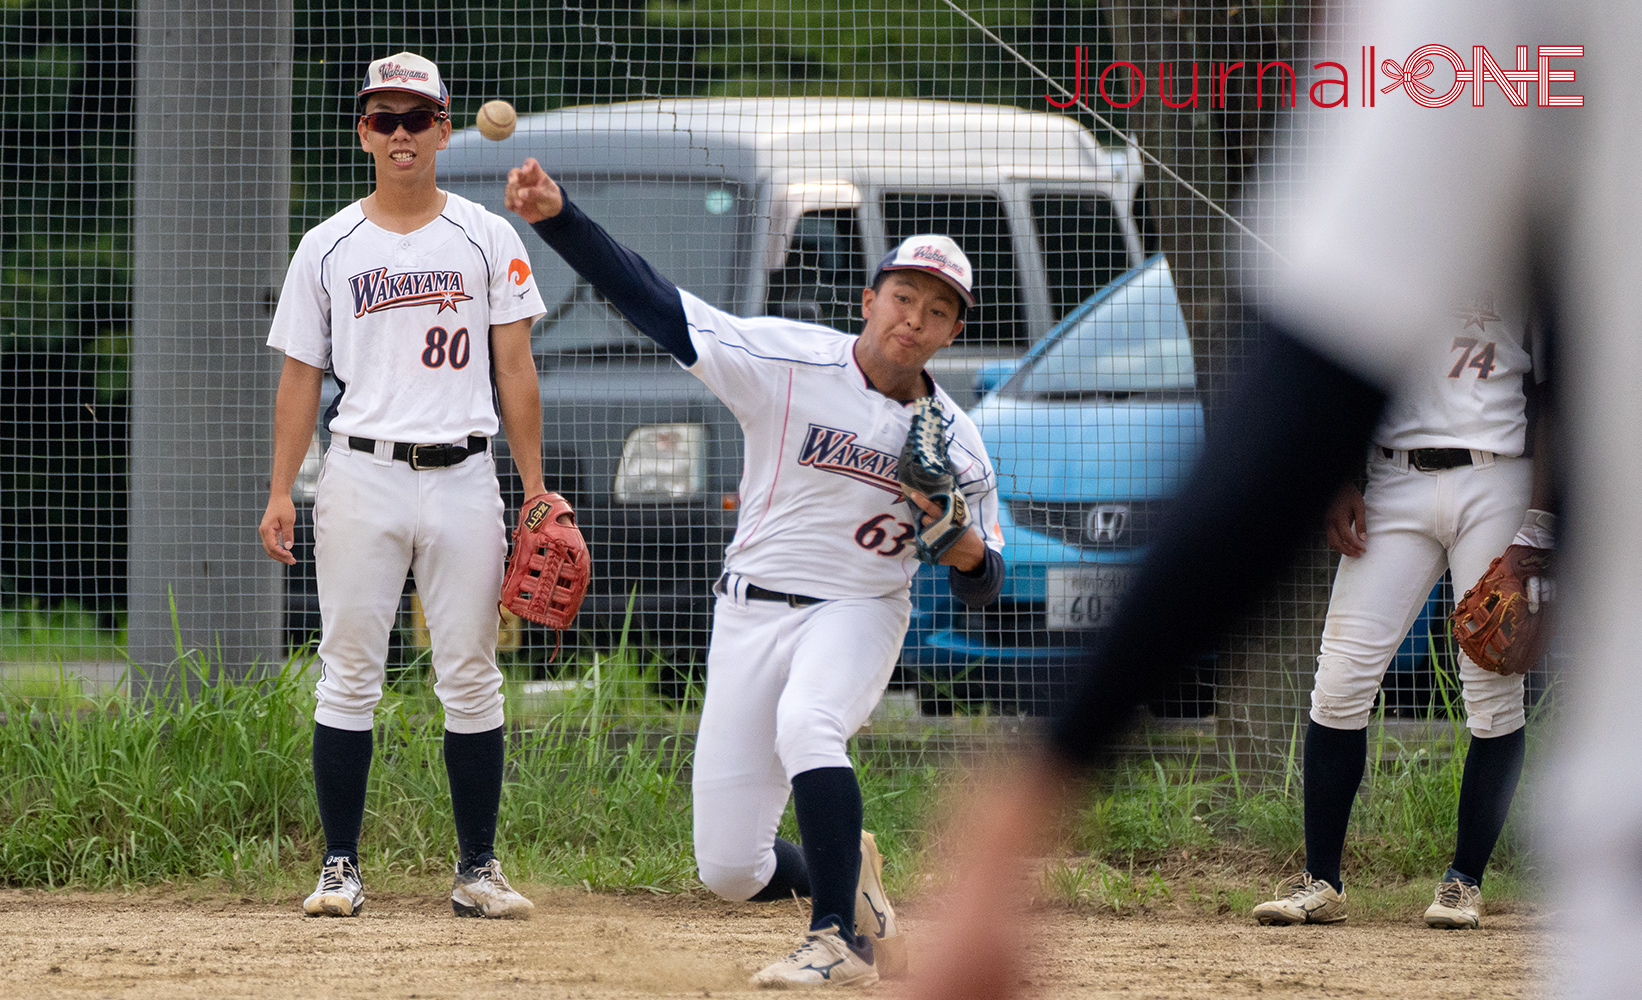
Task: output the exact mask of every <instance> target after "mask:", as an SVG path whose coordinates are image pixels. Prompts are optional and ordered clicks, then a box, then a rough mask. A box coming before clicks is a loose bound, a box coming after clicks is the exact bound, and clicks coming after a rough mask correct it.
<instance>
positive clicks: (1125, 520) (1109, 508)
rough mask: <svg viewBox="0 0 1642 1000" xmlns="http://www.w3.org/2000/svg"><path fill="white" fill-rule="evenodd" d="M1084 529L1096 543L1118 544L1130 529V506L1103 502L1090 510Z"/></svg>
mask: <svg viewBox="0 0 1642 1000" xmlns="http://www.w3.org/2000/svg"><path fill="white" fill-rule="evenodd" d="M1083 530H1084V533H1085V534H1086V535H1088V536H1089V540H1090V541H1091V542H1094V543H1095V544H1096V545H1116V544H1117V543H1118V542H1119V541H1120V540H1121V539H1122V538H1123V533H1124V532H1125V531H1127V530H1129V508H1128V507H1127V506H1126V505H1124V504H1117V503H1114V504H1101V505H1100V506H1098V507H1095V508H1094V509H1092V510H1090V511H1089V520H1088V522H1087V523H1086V524H1085V525H1084V529H1083Z"/></svg>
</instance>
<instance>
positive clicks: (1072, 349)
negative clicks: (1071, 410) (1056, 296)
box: [1003, 255, 1196, 399]
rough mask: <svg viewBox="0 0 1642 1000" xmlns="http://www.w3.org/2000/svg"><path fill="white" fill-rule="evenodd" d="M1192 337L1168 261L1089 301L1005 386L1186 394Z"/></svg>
mask: <svg viewBox="0 0 1642 1000" xmlns="http://www.w3.org/2000/svg"><path fill="white" fill-rule="evenodd" d="M1195 384H1196V369H1195V367H1194V365H1193V363H1192V342H1191V335H1190V333H1189V332H1188V331H1187V328H1186V317H1185V316H1184V315H1183V314H1182V313H1181V311H1180V300H1179V298H1178V297H1177V296H1176V295H1175V287H1174V279H1173V277H1172V276H1171V275H1170V273H1169V263H1168V260H1167V259H1166V258H1164V257H1162V256H1161V255H1160V256H1157V257H1153V258H1152V259H1151V260H1150V261H1148V262H1147V263H1146V265H1145V266H1144V267H1142V268H1140V269H1139V270H1136V271H1132V272H1130V273H1129V275H1128V276H1127V277H1126V278H1124V279H1123V280H1122V281H1121V282H1120V283H1119V284H1117V285H1115V286H1111V287H1108V288H1106V289H1104V290H1102V291H1101V292H1099V293H1097V294H1096V295H1094V296H1092V297H1091V298H1090V299H1089V300H1088V301H1086V302H1085V303H1084V304H1083V305H1081V306H1079V307H1078V309H1077V310H1075V311H1074V312H1073V313H1072V315H1070V316H1068V317H1067V318H1066V319H1065V321H1063V322H1062V323H1061V324H1060V325H1059V326H1057V327H1056V328H1055V329H1053V330H1051V331H1050V332H1049V335H1048V337H1046V338H1045V340H1044V343H1043V345H1042V346H1041V347H1040V348H1039V349H1038V350H1036V351H1034V352H1033V353H1032V355H1030V356H1029V357H1028V358H1027V360H1026V362H1025V363H1024V364H1023V365H1022V367H1021V370H1020V371H1018V372H1016V373H1015V375H1014V377H1013V378H1011V379H1010V380H1009V382H1008V383H1006V384H1005V385H1004V388H1003V392H1004V394H1005V395H1008V396H1014V397H1017V398H1037V399H1077V398H1080V397H1084V396H1091V395H1117V396H1123V395H1128V394H1132V393H1144V392H1165V391H1189V390H1191V389H1193V388H1194V386H1195Z"/></svg>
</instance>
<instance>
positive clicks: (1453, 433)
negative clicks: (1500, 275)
mask: <svg viewBox="0 0 1642 1000" xmlns="http://www.w3.org/2000/svg"><path fill="white" fill-rule="evenodd" d="M1439 329H1440V330H1441V333H1440V335H1439V336H1438V337H1436V338H1434V339H1431V340H1428V341H1422V342H1421V344H1420V346H1419V348H1417V349H1419V350H1421V351H1422V354H1421V356H1420V364H1419V365H1417V366H1411V367H1410V371H1409V377H1408V380H1407V381H1406V382H1405V383H1403V384H1402V385H1401V386H1399V388H1398V390H1397V392H1396V393H1394V394H1393V395H1392V397H1391V401H1390V402H1389V403H1388V404H1387V406H1386V411H1385V415H1384V416H1383V417H1382V418H1381V420H1380V426H1379V428H1378V429H1377V430H1376V431H1375V433H1374V443H1375V444H1379V445H1383V446H1385V447H1387V448H1395V449H1397V450H1399V451H1406V450H1409V449H1412V448H1471V449H1476V450H1477V451H1489V452H1493V453H1494V454H1496V455H1505V456H1509V457H1513V458H1514V457H1517V456H1519V455H1522V454H1523V453H1524V452H1525V451H1526V450H1527V438H1528V413H1527V394H1526V389H1527V387H1528V381H1527V380H1528V379H1530V378H1533V379H1535V380H1536V381H1544V376H1543V371H1544V366H1543V365H1538V366H1536V365H1535V364H1534V358H1533V345H1532V343H1530V340H1529V335H1528V333H1527V324H1526V322H1525V321H1524V318H1523V313H1522V308H1521V306H1520V305H1517V304H1514V303H1508V302H1506V301H1503V300H1502V299H1501V298H1500V297H1498V296H1496V295H1493V294H1492V293H1487V292H1484V293H1482V294H1479V295H1477V296H1474V297H1473V298H1472V299H1471V300H1470V301H1468V302H1465V303H1464V304H1462V305H1460V306H1458V307H1456V308H1454V309H1453V310H1451V311H1450V313H1449V322H1448V323H1447V324H1446V325H1443V326H1441V327H1440V328H1439Z"/></svg>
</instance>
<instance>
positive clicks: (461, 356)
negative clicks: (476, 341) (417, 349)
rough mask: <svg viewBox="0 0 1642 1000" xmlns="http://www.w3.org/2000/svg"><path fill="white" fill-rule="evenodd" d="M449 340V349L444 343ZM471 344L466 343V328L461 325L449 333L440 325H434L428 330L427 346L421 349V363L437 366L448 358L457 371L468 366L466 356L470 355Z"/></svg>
mask: <svg viewBox="0 0 1642 1000" xmlns="http://www.w3.org/2000/svg"><path fill="white" fill-rule="evenodd" d="M447 342H449V345H450V346H449V349H448V350H447V349H446V346H445V345H446V343H447ZM472 351H473V348H472V345H471V344H469V343H468V328H467V327H465V326H464V327H462V328H461V329H460V330H457V331H456V332H455V333H449V332H447V331H446V330H445V328H444V327H442V326H436V327H434V328H433V329H431V330H429V331H428V336H427V346H426V347H424V348H423V349H422V364H424V365H426V366H427V367H429V368H438V367H440V366H442V365H443V364H444V363H445V360H446V359H447V358H448V359H449V360H450V366H451V367H452V368H454V369H456V370H457V371H460V370H462V369H463V368H466V367H467V366H468V358H469V357H470V356H471V355H472Z"/></svg>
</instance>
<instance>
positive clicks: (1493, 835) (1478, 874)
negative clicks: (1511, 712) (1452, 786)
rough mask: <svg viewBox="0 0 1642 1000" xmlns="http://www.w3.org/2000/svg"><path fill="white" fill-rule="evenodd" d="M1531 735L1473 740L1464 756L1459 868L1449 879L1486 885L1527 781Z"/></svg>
mask: <svg viewBox="0 0 1642 1000" xmlns="http://www.w3.org/2000/svg"><path fill="white" fill-rule="evenodd" d="M1527 743H1528V732H1527V730H1525V729H1518V730H1517V731H1516V732H1514V733H1507V734H1506V735H1504V736H1494V737H1490V738H1489V739H1480V738H1478V737H1476V736H1472V737H1471V749H1470V750H1468V751H1466V754H1465V776H1464V777H1463V778H1461V779H1460V814H1459V832H1458V835H1457V836H1456V837H1455V838H1454V864H1453V866H1452V867H1451V868H1449V869H1448V875H1446V876H1445V878H1452V877H1453V876H1455V875H1459V876H1463V877H1464V881H1467V882H1469V883H1470V884H1472V885H1481V884H1482V872H1483V869H1484V868H1487V867H1488V859H1489V858H1490V857H1491V856H1493V853H1494V844H1495V843H1496V842H1498V840H1499V832H1500V831H1501V830H1503V829H1504V828H1505V817H1506V814H1508V813H1509V812H1510V811H1511V799H1512V798H1514V797H1515V796H1516V791H1517V780H1518V779H1519V778H1521V777H1522V754H1523V749H1524V748H1525V747H1526V746H1527Z"/></svg>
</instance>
